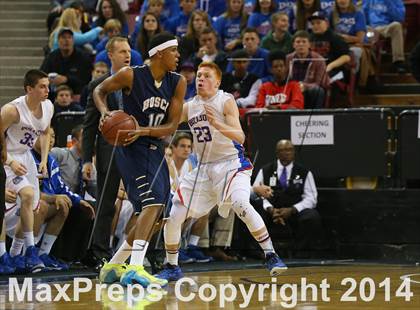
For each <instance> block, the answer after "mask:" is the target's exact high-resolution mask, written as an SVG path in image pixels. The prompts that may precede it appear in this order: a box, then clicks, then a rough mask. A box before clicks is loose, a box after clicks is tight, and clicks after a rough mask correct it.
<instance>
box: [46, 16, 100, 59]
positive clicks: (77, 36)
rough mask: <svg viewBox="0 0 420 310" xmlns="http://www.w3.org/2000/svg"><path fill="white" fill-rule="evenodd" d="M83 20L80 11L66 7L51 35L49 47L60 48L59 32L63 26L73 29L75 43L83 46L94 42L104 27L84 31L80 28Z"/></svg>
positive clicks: (52, 48)
mask: <svg viewBox="0 0 420 310" xmlns="http://www.w3.org/2000/svg"><path fill="white" fill-rule="evenodd" d="M81 23H82V20H81V16H80V15H79V13H78V11H77V10H75V9H71V8H69V9H65V10H64V11H63V14H62V15H61V16H60V20H59V21H58V25H57V27H56V28H55V29H54V31H53V32H52V33H51V35H50V40H49V44H48V45H49V48H50V49H51V50H52V51H53V50H56V49H57V48H58V32H59V31H60V29H62V28H70V29H71V30H72V31H73V40H74V45H75V46H78V47H82V46H83V45H85V44H86V43H92V42H94V41H95V40H97V39H98V37H99V33H100V32H101V31H102V27H94V28H92V29H91V30H89V31H88V32H85V33H82V31H81V30H80V26H81Z"/></svg>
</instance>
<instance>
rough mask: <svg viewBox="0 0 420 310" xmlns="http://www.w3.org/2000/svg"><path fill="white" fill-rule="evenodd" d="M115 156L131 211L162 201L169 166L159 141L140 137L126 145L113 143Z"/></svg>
mask: <svg viewBox="0 0 420 310" xmlns="http://www.w3.org/2000/svg"><path fill="white" fill-rule="evenodd" d="M115 159H116V162H117V166H118V169H119V171H120V173H121V177H122V180H123V183H124V186H125V190H126V192H127V195H128V199H129V200H130V202H131V203H132V204H133V207H134V211H135V212H140V211H141V210H142V209H143V208H144V207H147V206H150V205H155V204H162V205H166V203H167V201H168V198H169V193H170V181H169V170H168V165H167V163H166V160H165V157H164V148H163V145H162V144H161V143H160V142H159V141H153V140H150V139H148V138H143V137H140V138H139V139H138V140H136V141H135V142H134V143H132V144H130V145H128V146H125V147H124V146H120V147H117V149H116V153H115Z"/></svg>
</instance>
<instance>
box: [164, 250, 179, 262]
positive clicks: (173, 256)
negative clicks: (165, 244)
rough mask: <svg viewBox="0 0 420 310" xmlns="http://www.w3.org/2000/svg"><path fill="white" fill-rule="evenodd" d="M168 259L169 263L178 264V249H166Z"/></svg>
mask: <svg viewBox="0 0 420 310" xmlns="http://www.w3.org/2000/svg"><path fill="white" fill-rule="evenodd" d="M166 260H167V261H168V263H169V264H171V265H174V266H178V251H176V252H175V251H166Z"/></svg>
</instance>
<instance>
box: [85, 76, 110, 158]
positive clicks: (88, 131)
mask: <svg viewBox="0 0 420 310" xmlns="http://www.w3.org/2000/svg"><path fill="white" fill-rule="evenodd" d="M109 76H110V74H109V73H107V74H105V75H103V76H101V77H100V78H98V79H96V80H94V81H91V82H90V83H89V85H88V93H89V94H88V99H87V105H86V113H85V117H84V120H83V139H82V149H83V162H92V157H93V154H94V147H95V142H96V144H97V147H98V148H99V147H100V146H101V145H109V148H110V149H111V150H112V146H111V145H110V144H107V143H106V141H105V140H104V139H103V137H102V135H101V133H100V131H99V128H98V127H99V120H100V118H101V113H99V111H98V109H97V108H96V105H95V102H94V101H93V90H94V89H95V87H96V86H98V85H99V84H100V83H102V81H104V80H105V79H106V78H107V77H109ZM106 101H107V105H108V109H109V110H111V111H112V110H118V102H117V100H116V97H115V95H114V94H109V95H108V97H107V99H106ZM96 139H98V141H96Z"/></svg>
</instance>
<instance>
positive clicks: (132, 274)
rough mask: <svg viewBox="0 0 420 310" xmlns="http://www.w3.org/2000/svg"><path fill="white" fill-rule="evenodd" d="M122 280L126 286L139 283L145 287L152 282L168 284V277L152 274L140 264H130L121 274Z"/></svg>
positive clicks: (160, 284) (161, 284) (162, 285)
mask: <svg viewBox="0 0 420 310" xmlns="http://www.w3.org/2000/svg"><path fill="white" fill-rule="evenodd" d="M120 282H121V284H122V285H124V286H127V285H128V284H136V283H138V284H140V285H141V286H143V287H145V288H146V287H148V286H149V285H150V284H158V285H159V286H160V287H164V286H166V285H167V284H168V281H167V280H166V279H161V278H157V277H155V276H152V275H151V274H150V273H148V272H147V271H146V270H144V267H143V266H139V265H128V266H127V269H126V271H125V272H124V273H123V274H122V275H121V278H120Z"/></svg>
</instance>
